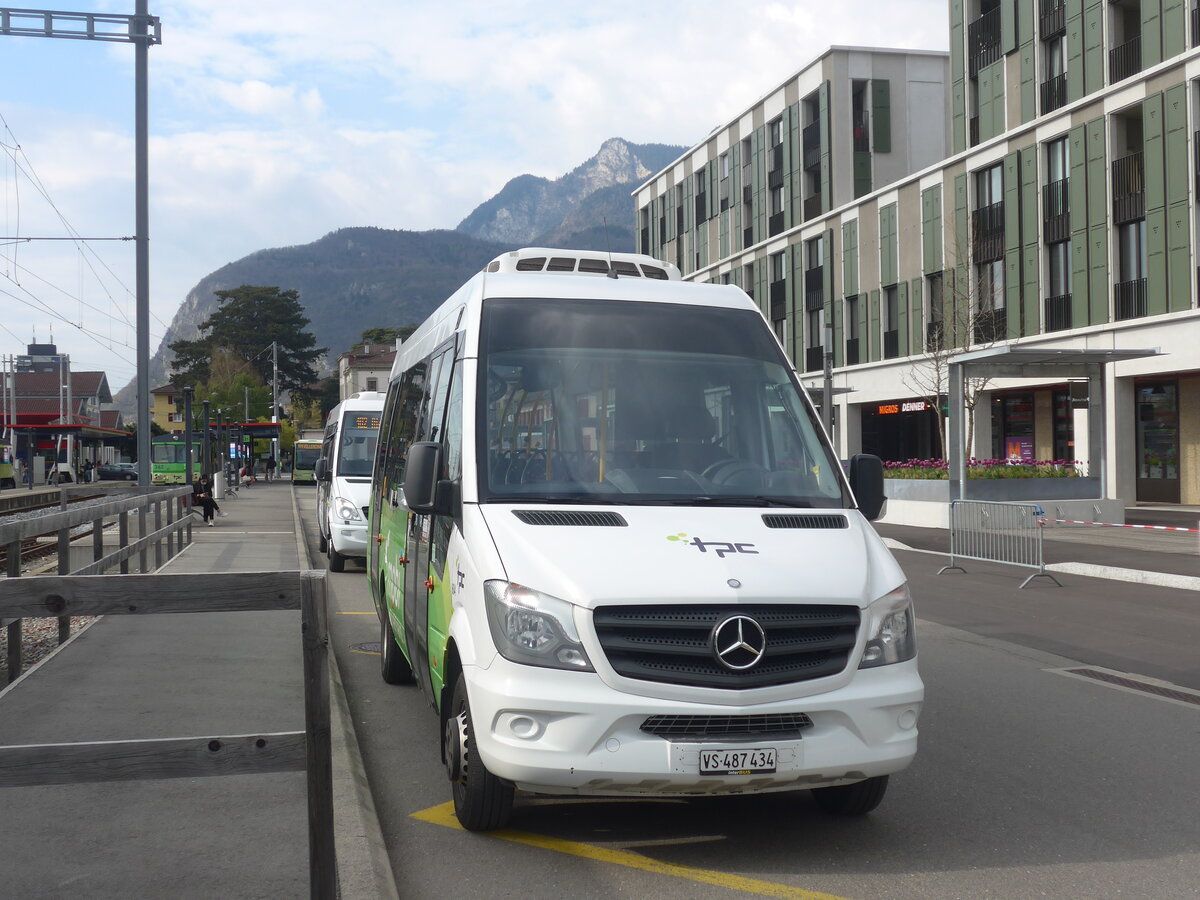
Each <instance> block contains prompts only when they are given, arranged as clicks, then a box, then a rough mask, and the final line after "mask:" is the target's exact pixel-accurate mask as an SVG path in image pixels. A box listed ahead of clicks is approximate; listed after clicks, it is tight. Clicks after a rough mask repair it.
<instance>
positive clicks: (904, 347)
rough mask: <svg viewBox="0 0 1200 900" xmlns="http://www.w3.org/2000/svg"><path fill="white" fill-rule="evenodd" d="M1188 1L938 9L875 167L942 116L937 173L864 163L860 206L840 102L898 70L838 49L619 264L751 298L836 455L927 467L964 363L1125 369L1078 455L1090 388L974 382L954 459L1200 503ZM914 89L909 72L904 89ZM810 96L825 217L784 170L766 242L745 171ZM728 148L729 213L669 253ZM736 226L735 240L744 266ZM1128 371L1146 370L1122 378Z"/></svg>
mask: <svg viewBox="0 0 1200 900" xmlns="http://www.w3.org/2000/svg"><path fill="white" fill-rule="evenodd" d="M1192 2H1193V6H1192V8H1190V9H1188V8H1185V6H1184V4H1183V3H1182V2H1181V0H1119V2H1102V0H950V3H949V16H948V18H949V27H950V37H951V41H950V44H951V49H950V53H949V57H948V60H947V61H946V65H947V72H946V79H945V82H944V84H945V85H946V91H947V93H946V94H945V97H946V100H947V102H946V103H945V104H939V103H937V102H936V101H934V100H932V99H930V96H929V95H928V94H926V93H925V92H926V91H932V90H933V85H934V83H935V80H934V79H928V80H924V79H922V80H920V81H919V82H917V83H918V84H919V85H920V86H919V87H918V89H916V90H912V89H911V85H912V83H913V82H912V81H911V80H901V76H899V75H896V76H893V77H892V78H890V79H889V81H890V84H889V89H888V94H889V97H890V98H892V100H893V101H894V102H892V103H891V104H890V106H889V110H888V113H887V116H886V119H887V120H888V121H889V122H890V125H891V128H890V130H891V131H892V137H893V142H892V144H893V147H894V146H895V138H896V136H897V134H898V133H899V132H900V131H901V130H902V129H903V130H906V131H908V132H911V131H912V129H913V128H914V127H919V128H922V129H926V128H928V126H927V124H926V123H925V121H924V119H922V118H921V117H922V116H927V115H928V111H929V110H930V109H935V108H936V109H941V110H943V111H944V114H945V119H944V120H943V126H942V128H941V129H933V130H932V132H931V133H933V134H935V135H936V134H941V135H944V136H945V138H946V143H947V145H948V146H947V152H946V154H945V155H944V157H943V158H941V159H937V160H932V161H931V160H930V159H928V158H927V157H925V156H924V155H923V152H921V153H917V152H914V151H913V148H912V145H911V144H910V146H909V147H908V148H907V152H908V159H907V163H908V165H907V166H899V167H898V168H899V169H906V170H905V171H897V170H896V169H885V168H882V167H880V166H879V165H878V162H879V161H880V159H881V158H882V156H883V155H885V154H884V152H881V151H880V150H879V148H878V147H876V146H875V145H874V143H873V142H872V144H871V152H872V181H871V183H870V185H869V186H868V185H867V184H866V183H865V179H863V180H859V179H856V177H855V171H856V168H857V166H858V155H857V154H858V152H861V151H858V150H857V147H858V146H861V144H858V145H856V144H855V143H854V142H855V138H856V137H857V132H856V130H855V128H856V125H855V124H854V123H855V122H856V119H855V115H856V112H858V111H862V110H867V109H870V111H871V121H869V122H868V125H876V120H877V118H878V116H876V115H875V108H874V107H873V106H872V105H871V104H864V103H860V104H858V105H856V104H855V101H854V87H855V84H856V83H857V82H858V81H859V75H858V73H859V72H861V71H862V68H861V67H863V66H865V65H866V63H865V62H863V60H864V58H869V59H870V60H871V61H872V65H874V63H875V61H877V60H881V59H888V60H893V61H894V60H895V59H896V56H895V55H889V53H888V51H878V50H869V51H867V50H852V49H849V48H834V49H832V50H830V51H829V52H828V53H827V54H825V55H824V56H823V57H822V58H821V59H819V60H817V61H816V62H814V63H813V64H811V65H810V66H808V67H807V68H806V69H804V70H802V71H801V72H800V73H799V74H798V75H797V76H796V78H795V79H791V80H789V82H788V83H787V84H785V85H784V86H782V87H780V88H779V89H777V90H776V91H774V92H772V94H770V95H768V96H767V97H765V98H763V99H762V100H760V101H759V102H758V103H757V104H756V105H755V106H754V107H753V108H752V109H750V110H748V111H747V112H745V113H743V114H742V115H741V116H739V117H738V118H737V119H736V120H734V121H732V122H730V123H728V124H727V125H726V126H725V127H724V128H721V129H718V130H717V132H715V133H714V134H713V135H712V136H710V137H709V138H708V139H707V140H706V141H705V142H704V143H703V144H700V145H697V147H695V148H693V149H692V150H691V151H689V153H688V154H685V155H684V156H683V157H681V159H680V160H678V161H676V163H675V164H673V166H671V167H668V168H667V169H666V170H664V171H663V172H660V173H658V174H657V175H656V176H655V177H654V178H652V179H650V180H649V181H647V182H646V183H645V184H644V185H642V186H641V187H640V188H639V189H638V190H637V191H636V192H635V198H636V203H637V207H638V215H639V217H640V224H641V226H642V231H641V237H640V240H641V245H640V247H639V249H641V250H643V251H644V252H648V253H651V254H653V255H658V256H660V257H664V258H667V259H679V258H680V257H678V256H675V257H673V256H672V254H673V253H674V254H680V252H681V249H680V246H681V245H682V262H683V264H684V265H682V266H681V268H683V270H684V272H685V277H687V278H690V279H694V280H705V281H714V282H725V283H734V284H738V285H740V286H742V287H743V288H744V289H745V290H747V291H748V292H749V293H751V295H752V296H754V297H755V299H756V300H757V301H758V302H759V304H760V307H761V308H762V309H763V311H764V314H766V315H767V317H768V319H769V320H770V321H771V322H772V323H773V324H774V326H775V328H776V332H777V334H778V335H779V336H780V338H781V340H782V342H783V344H784V347H785V349H786V350H787V351H788V352H789V354H790V355H791V358H792V360H793V362H794V364H795V365H796V367H797V369H798V370H799V371H800V372H801V374H802V376H803V378H804V381H805V383H806V384H808V385H809V386H810V387H813V388H818V389H819V388H820V386H821V383H822V382H821V377H820V376H821V372H822V368H823V363H824V357H825V355H826V353H827V352H828V353H829V354H831V356H832V362H833V367H834V378H833V383H834V387H835V394H836V397H835V401H834V404H835V440H836V442H837V444H838V447H839V451H840V452H841V453H842V454H843V455H849V454H851V453H854V452H859V451H863V452H873V453H878V454H879V455H881V456H883V457H884V458H885V459H908V458H912V457H918V458H925V457H931V456H943V455H945V454H944V451H943V449H942V446H943V440H944V438H943V434H942V429H941V427H940V417H939V414H938V409H939V407H944V405H945V404H946V402H947V401H946V398H945V392H946V373H945V367H946V364H947V362H948V361H949V359H951V358H953V356H954V355H955V354H957V353H959V352H962V351H967V350H979V349H982V348H1002V347H1013V348H1026V349H1037V350H1070V351H1079V350H1089V351H1093V352H1094V353H1095V354H1098V355H1099V354H1103V353H1110V354H1114V355H1116V356H1119V357H1121V358H1120V359H1119V360H1118V361H1114V362H1110V363H1108V364H1107V365H1105V366H1104V369H1103V372H1104V374H1103V388H1104V396H1103V403H1102V407H1103V412H1104V426H1103V432H1102V433H1103V438H1102V440H1099V439H1098V437H1097V435H1096V434H1095V433H1093V443H1095V442H1097V441H1098V440H1099V442H1100V443H1102V447H1101V448H1100V449H1099V450H1098V451H1097V452H1096V453H1090V450H1091V451H1095V450H1096V448H1094V447H1093V448H1090V450H1089V447H1088V446H1087V444H1088V427H1087V421H1086V418H1085V417H1086V410H1084V409H1081V408H1080V407H1086V406H1087V405H1088V402H1089V401H1088V398H1087V397H1086V393H1087V390H1086V388H1081V385H1080V384H1079V383H1078V382H1077V381H1075V380H1074V379H1073V378H1066V377H1056V376H1049V377H1047V376H1045V375H1042V376H1040V377H1036V378H1016V377H1011V375H1012V373H1011V371H1009V370H1005V375H1004V377H992V378H989V379H988V380H987V381H986V382H985V383H979V382H977V383H976V384H975V389H976V390H975V391H974V392H972V393H971V395H970V399H971V402H972V409H971V411H970V415H969V420H970V421H969V425H970V428H969V441H970V442H971V446H970V452H971V453H972V454H973V455H975V456H977V457H982V458H987V457H991V458H1021V459H1075V460H1087V459H1088V458H1089V455H1091V456H1092V458H1093V459H1095V458H1097V457H1098V458H1102V460H1103V462H1104V477H1105V479H1106V485H1105V491H1106V495H1107V496H1112V497H1118V498H1121V499H1123V500H1124V501H1125V502H1127V503H1133V502H1135V501H1141V502H1161V503H1188V504H1195V503H1200V311H1198V309H1197V290H1198V282H1200V278H1198V270H1197V257H1196V253H1195V246H1196V233H1197V228H1198V227H1200V222H1198V221H1197V205H1196V200H1195V191H1196V189H1197V185H1198V184H1200V133H1197V129H1200V50H1198V49H1194V48H1197V47H1200V12H1198V11H1197V8H1196V6H1195V0H1192ZM900 56H901V57H902V58H904V59H905V60H906V61H907V60H916V59H920V58H921V56H920V55H916V54H913V53H911V52H906V53H904V54H900ZM838 58H844V59H845V61H846V66H845V67H844V68H841V69H839V67H838V66H837V65H835V64H834V63H833V60H835V59H838ZM936 58H938V57H937V55H936V54H928V55H926V60H927V61H931V60H933V59H936ZM893 64H894V62H893ZM914 71H915V67H914V66H912V65H910V64H909V63H908V62H906V64H905V66H904V72H905V73H906V74H907V73H911V72H914ZM847 77H848V78H849V85H847ZM910 77H911V76H910ZM872 80H873V78H868V79H867V81H868V85H869V86H868V88H867V90H868V93H869V95H870V96H874V95H873V91H874V88H873V85H871V84H870V82H871V81H872ZM837 85H840V86H841V90H838V89H836V86H837ZM901 85H903V86H904V87H903V88H902V89H901V88H900V86H901ZM847 88H848V90H847ZM814 92H815V93H816V95H817V97H818V99H819V98H820V97H821V96H828V97H829V113H828V121H829V123H830V129H829V133H828V135H827V136H828V137H829V139H830V143H829V144H828V146H829V147H830V153H829V154H828V158H827V159H826V158H824V157H823V158H822V160H821V162H822V165H826V164H827V165H828V168H829V171H828V174H825V170H824V169H822V170H821V171H822V174H821V177H822V178H823V179H826V180H828V182H829V184H830V193H829V197H828V201H829V205H828V206H826V205H824V202H825V199H826V198H825V197H824V196H823V195H822V206H821V207H820V208H819V209H818V207H817V205H816V203H815V202H813V204H812V207H811V209H808V210H806V209H805V207H804V202H805V201H806V200H807V199H808V198H809V197H811V196H813V193H812V192H811V191H810V188H811V187H812V185H813V184H815V182H814V181H813V180H812V175H811V170H809V169H806V168H805V167H804V160H803V159H801V160H800V161H799V162H798V163H797V161H796V159H795V158H794V157H793V158H790V160H789V157H788V156H787V153H786V147H785V152H784V163H785V165H784V167H783V171H782V174H781V176H775V179H774V180H775V182H779V181H780V180H782V185H783V190H782V195H783V196H782V199H783V201H784V208H783V217H782V220H781V226H782V227H780V228H777V229H772V228H771V226H770V221H771V217H772V216H774V215H778V212H773V210H775V206H774V203H775V201H774V200H773V199H772V198H771V197H770V196H769V195H768V194H766V193H764V192H763V191H761V190H760V188H759V185H760V184H765V185H767V186H768V187H767V191H769V190H770V188H769V185H770V184H771V183H772V182H771V180H770V179H771V176H770V172H772V171H774V170H773V169H772V168H771V167H770V166H771V163H772V162H773V160H772V159H771V157H770V155H769V154H762V153H759V154H758V155H755V153H754V150H755V148H756V147H758V146H759V145H762V144H763V143H764V142H765V144H766V146H768V147H770V146H772V145H771V140H772V131H771V129H772V127H773V123H774V122H777V121H779V120H780V119H781V118H782V123H783V124H787V123H790V122H791V121H792V120H793V119H794V117H795V116H796V115H797V114H799V115H800V116H801V121H802V122H804V121H806V120H805V119H804V116H805V112H804V107H803V105H800V106H798V107H793V104H802V101H803V100H805V99H806V98H809V97H811V96H812V95H813V94H814ZM847 94H849V96H848V97H847ZM901 97H902V98H904V100H903V101H899V99H898V98H901ZM839 104H840V106H839ZM835 106H838V109H834V107H835ZM917 107H919V109H918V108H917ZM789 109H790V110H792V111H791V112H785V110H789ZM797 109H798V110H799V112H797ZM838 121H840V122H842V123H843V125H844V124H845V123H847V122H849V123H851V124H850V125H849V126H848V127H842V126H837V127H834V126H833V125H832V123H834V122H838ZM918 122H919V123H920V124H919V125H915V124H914V123H918ZM897 123H904V124H900V125H898V124H897ZM906 126H907V127H906ZM747 131H749V134H747ZM755 134H758V135H759V137H757V138H754V135H755ZM746 137H750V138H752V141H751V145H750V150H751V155H750V171H749V172H740V171H739V170H738V168H737V166H732V165H731V166H730V177H731V178H735V179H737V180H735V181H734V182H733V184H732V185H731V186H732V187H733V188H734V190H733V191H732V196H734V197H735V198H736V199H739V200H741V201H742V209H743V212H742V214H741V216H740V217H738V216H735V215H734V214H731V213H730V211H729V210H727V209H725V208H723V207H718V208H717V209H716V210H715V211H714V213H713V215H714V216H716V217H718V221H717V222H716V223H714V222H712V221H710V220H709V218H708V217H699V216H696V217H695V219H693V220H690V221H691V224H690V230H688V227H684V228H680V229H677V230H676V231H674V232H672V231H670V230H668V231H667V232H665V236H666V237H667V238H668V240H666V241H663V240H662V238H663V236H664V232H663V231H662V228H663V223H662V221H661V219H662V218H663V214H664V212H665V213H668V214H667V215H666V216H665V218H666V219H667V220H668V221H667V223H666V226H667V227H668V228H669V225H670V222H669V220H670V215H669V211H670V209H671V206H670V204H671V203H672V197H673V194H672V192H675V193H676V194H677V193H678V192H679V190H680V186H681V183H682V186H683V187H685V188H686V176H687V175H689V174H692V171H695V170H696V169H697V166H698V164H703V161H705V159H706V157H710V156H715V158H716V159H717V160H718V164H717V174H718V175H720V173H721V172H723V171H724V170H723V168H722V165H723V164H722V163H720V162H719V160H720V155H721V154H722V153H723V152H725V150H724V149H723V147H728V148H735V147H740V146H742V145H743V144H744V142H745V139H746ZM839 141H841V142H842V143H841V144H840V145H839V144H838V142H839ZM924 149H925V148H924V147H922V148H921V150H922V151H924ZM848 150H849V152H847V151H848ZM744 158H745V157H744V156H743V157H742V159H743V160H744ZM891 162H895V161H892V160H889V163H891ZM689 164H690V166H691V171H689ZM884 172H886V173H887V174H886V177H888V178H889V179H890V180H888V181H884V180H883V179H882V177H880V174H881V173H884ZM681 176H683V178H682V180H681ZM796 182H799V187H797V186H796ZM822 183H823V182H822ZM693 184H694V179H693ZM746 185H749V186H750V191H749V192H748V193H746V192H745V186H746ZM835 186H839V187H837V188H835ZM737 188H741V189H742V191H743V194H741V195H739V194H738V193H737V190H736V189H737ZM860 188H865V190H860ZM717 190H718V191H719V192H720V191H721V188H720V187H719V186H718V188H717ZM839 190H840V193H839V192H838V191H839ZM847 190H848V191H849V192H848V193H847ZM684 194H685V199H686V191H685V192H684ZM716 196H718V197H724V196H725V193H724V192H721V193H718V194H717V195H716ZM747 198H748V199H747ZM789 204H790V207H789ZM688 211H689V210H686V209H685V216H684V226H688V225H689V219H688V218H687V216H686V213H687V212H688ZM691 211H692V212H697V210H691ZM735 212H736V210H735ZM806 213H812V214H811V215H809V214H806ZM656 215H657V216H658V217H659V219H660V222H659V224H658V228H657V230H656V228H655V222H654V218H655V216H656ZM721 217H727V218H728V220H729V221H728V223H725V222H722V221H720V218H721ZM743 221H747V222H749V223H750V225H752V226H753V227H754V231H753V232H752V233H748V234H746V235H744V238H743V240H742V241H741V242H740V243H739V241H738V240H737V238H738V235H737V227H738V226H740V225H741V223H742V222H743ZM764 221H765V224H766V228H765V230H763V229H762V228H760V227H759V226H760V224H762V223H764ZM696 222H699V226H698V227H697V225H696V224H695V223H696ZM648 224H649V226H650V227H649V229H647V225H648ZM680 232H682V234H681V233H680ZM714 234H715V235H716V236H717V238H716V240H715V241H714V240H713V235H714ZM656 241H657V242H658V243H656ZM698 248H703V249H704V252H703V253H702V252H700V249H698ZM689 253H690V255H689ZM1138 351H1145V352H1146V354H1147V355H1137V356H1136V358H1130V357H1133V356H1135V355H1136V354H1137V352H1138ZM1151 351H1158V352H1157V353H1153V354H1151ZM1081 392H1082V393H1081ZM1095 402H1096V401H1095V398H1093V405H1095ZM1092 474H1099V473H1092Z"/></svg>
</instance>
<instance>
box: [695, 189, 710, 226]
mask: <svg viewBox="0 0 1200 900" xmlns="http://www.w3.org/2000/svg"><path fill="white" fill-rule="evenodd" d="M707 221H708V194H697V195H696V224H697V225H699V224H700V223H701V222H707Z"/></svg>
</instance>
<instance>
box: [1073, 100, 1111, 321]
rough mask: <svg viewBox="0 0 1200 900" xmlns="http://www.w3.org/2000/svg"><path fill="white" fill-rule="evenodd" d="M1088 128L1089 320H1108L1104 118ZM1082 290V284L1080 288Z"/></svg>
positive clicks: (1089, 124) (1096, 120)
mask: <svg viewBox="0 0 1200 900" xmlns="http://www.w3.org/2000/svg"><path fill="white" fill-rule="evenodd" d="M1084 127H1085V128H1086V129H1087V169H1088V179H1087V185H1088V216H1087V218H1088V280H1087V291H1088V298H1087V299H1088V321H1087V324H1089V325H1100V324H1103V323H1104V322H1107V321H1108V295H1109V279H1108V219H1109V215H1108V212H1109V211H1108V185H1107V181H1106V179H1107V172H1106V169H1105V153H1104V117H1103V116H1101V117H1099V118H1097V119H1093V120H1092V121H1090V122H1088V123H1087V124H1086V125H1085V126H1084ZM1080 287H1083V285H1080Z"/></svg>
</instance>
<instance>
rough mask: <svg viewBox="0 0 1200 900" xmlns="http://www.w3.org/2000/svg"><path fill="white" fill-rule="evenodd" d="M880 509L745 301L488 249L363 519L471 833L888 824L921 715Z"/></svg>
mask: <svg viewBox="0 0 1200 900" xmlns="http://www.w3.org/2000/svg"><path fill="white" fill-rule="evenodd" d="M883 500H884V498H883V473H882V464H881V463H880V461H879V459H878V458H876V457H872V456H856V457H854V458H853V459H852V460H851V461H850V465H849V470H848V472H847V473H843V471H842V467H841V465H840V464H839V462H838V460H837V458H836V457H835V455H834V452H833V449H832V447H831V446H830V444H829V442H828V440H827V438H826V436H825V434H824V432H823V430H822V428H821V425H820V423H819V420H818V417H817V415H816V414H815V412H814V410H813V407H812V404H811V403H810V402H809V400H808V398H807V396H806V395H805V392H804V390H803V388H802V387H801V385H800V382H799V380H798V378H797V376H796V372H795V371H794V369H793V368H792V366H791V365H790V364H789V362H788V360H787V358H786V356H785V355H784V351H783V349H782V348H781V347H780V345H779V343H778V341H777V339H776V337H775V335H774V333H773V332H772V330H771V328H770V326H769V325H768V323H767V322H766V320H765V319H764V317H763V315H762V313H761V312H760V311H759V309H758V308H757V307H756V306H755V304H754V302H753V301H752V300H751V299H750V298H749V297H747V296H746V294H745V293H743V292H742V291H741V290H740V289H738V288H737V287H733V286H725V285H702V284H690V283H684V282H683V281H681V280H680V278H679V273H678V270H676V269H675V268H674V267H673V266H670V265H668V264H664V263H661V262H658V261H656V260H654V259H652V258H650V257H646V256H640V255H635V254H612V255H611V256H608V255H603V254H593V253H586V252H578V251H566V250H543V249H527V250H520V251H514V252H511V253H506V254H504V255H503V256H501V257H498V258H497V259H496V260H493V261H492V262H491V263H490V264H489V265H488V266H487V268H486V270H485V271H484V272H482V273H480V274H478V275H476V276H475V277H474V278H472V279H471V280H470V281H468V282H467V284H465V285H464V286H463V287H462V288H461V289H460V290H458V291H457V292H456V293H455V294H454V295H453V296H451V297H450V298H449V299H448V300H447V301H446V302H445V303H444V304H443V305H442V306H441V307H440V308H439V309H438V310H437V311H436V312H435V313H434V314H433V315H432V316H431V317H430V318H429V319H428V320H427V321H426V322H425V323H424V324H422V325H421V326H420V328H418V329H417V331H416V332H415V333H414V334H413V335H412V337H410V338H409V339H408V340H407V341H405V342H404V344H403V346H402V347H401V349H400V352H399V354H398V356H397V359H396V363H395V366H394V368H393V370H392V376H391V382H390V386H389V389H388V394H387V403H386V405H385V408H384V413H383V422H382V427H381V431H380V440H379V445H378V454H377V457H376V461H375V467H374V481H373V484H372V496H371V503H370V510H371V522H370V526H371V527H370V534H372V535H374V536H375V537H374V540H372V541H369V542H368V553H369V556H368V560H367V574H368V579H369V581H370V583H371V588H372V593H373V596H374V599H375V604H376V608H377V611H378V613H379V616H380V633H381V641H382V643H381V671H382V675H383V678H384V680H385V681H388V682H390V683H401V682H410V681H415V682H416V683H417V684H418V685H420V687H421V688H422V689H423V690H424V691H426V692H427V693H428V694H429V697H430V699H431V701H432V703H433V705H434V708H435V709H436V710H437V711H438V713H439V715H440V718H441V723H442V728H441V733H442V735H443V739H442V757H443V760H444V762H445V764H446V769H447V772H448V774H449V778H450V782H451V787H452V794H453V798H454V806H455V812H456V814H457V816H458V818H459V821H460V822H461V823H462V824H463V826H464V827H466V828H468V829H491V828H497V827H501V826H502V825H503V824H504V823H505V821H506V820H507V818H508V816H509V812H510V810H511V807H512V804H513V798H514V793H515V792H516V791H518V790H520V791H526V792H530V793H541V794H553V795H596V796H651V797H687V796H696V795H721V794H746V793H760V792H768V791H795V790H806V789H811V790H813V792H814V796H815V797H816V798H817V800H818V803H819V804H820V805H821V806H822V807H823V808H825V809H826V810H829V811H832V812H835V813H840V814H862V813H866V812H868V811H870V810H871V809H873V808H875V806H876V805H877V804H878V803H879V802H880V800H881V799H882V797H883V794H884V791H885V789H886V786H887V781H888V776H890V775H891V774H893V773H896V772H899V771H900V770H902V769H904V768H905V767H906V766H907V765H908V764H909V762H910V761H911V760H912V758H913V755H914V753H915V752H916V749H917V719H918V716H919V714H920V710H921V705H922V702H923V698H924V686H923V684H922V682H921V679H920V676H919V675H918V673H917V659H916V644H915V637H914V632H913V612H912V602H911V599H910V597H909V593H908V587H907V584H906V582H905V577H904V573H903V572H902V571H901V570H900V567H899V566H898V565H897V563H896V561H895V560H894V559H893V558H892V556H891V554H890V553H889V551H888V550H887V548H886V547H885V546H884V544H883V542H882V540H881V539H880V538H879V536H878V535H877V534H876V533H875V531H874V529H872V528H871V526H870V524H869V521H870V520H871V519H873V518H875V517H876V516H877V515H878V514H879V512H880V508H881V507H882V504H883Z"/></svg>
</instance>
